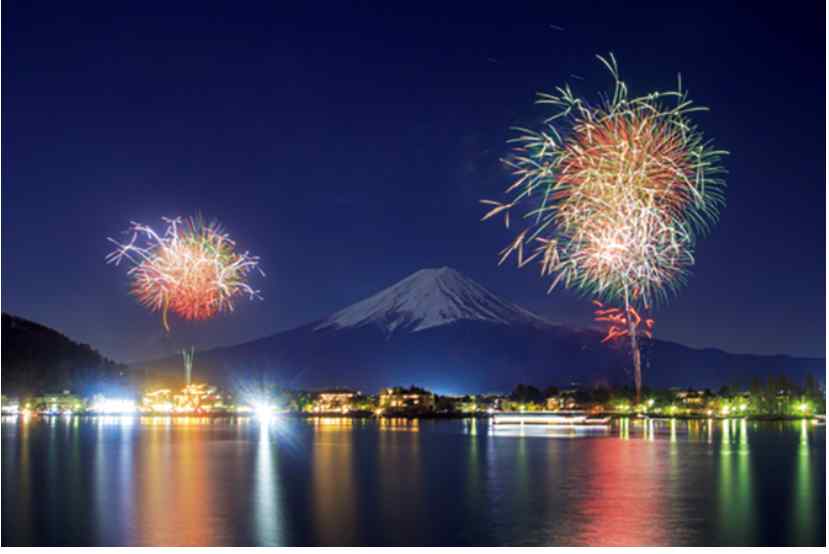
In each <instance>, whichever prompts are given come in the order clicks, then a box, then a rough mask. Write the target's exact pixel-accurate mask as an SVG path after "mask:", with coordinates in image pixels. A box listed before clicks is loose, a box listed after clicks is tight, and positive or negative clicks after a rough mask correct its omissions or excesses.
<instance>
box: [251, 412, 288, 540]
mask: <svg viewBox="0 0 829 554" xmlns="http://www.w3.org/2000/svg"><path fill="white" fill-rule="evenodd" d="M272 430H273V426H272V425H269V424H268V422H263V423H260V425H259V439H258V441H257V443H256V454H255V456H256V474H255V483H254V489H253V490H254V492H253V496H252V498H253V503H254V508H253V513H254V514H255V518H256V521H255V533H256V544H258V545H262V546H276V545H280V544H284V543H285V540H284V536H283V529H282V521H283V518H282V514H281V511H282V507H281V505H280V500H281V499H280V497H279V488H278V480H279V465H278V463H279V460H278V458H277V454H276V445H275V442H274V441H273V440H272V436H271V433H272Z"/></svg>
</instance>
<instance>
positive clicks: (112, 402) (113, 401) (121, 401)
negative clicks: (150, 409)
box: [89, 396, 136, 414]
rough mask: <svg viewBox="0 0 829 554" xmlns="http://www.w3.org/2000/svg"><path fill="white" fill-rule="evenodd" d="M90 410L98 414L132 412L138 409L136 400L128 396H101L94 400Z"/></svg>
mask: <svg viewBox="0 0 829 554" xmlns="http://www.w3.org/2000/svg"><path fill="white" fill-rule="evenodd" d="M89 409H90V411H92V412H95V413H98V414H132V413H135V411H136V406H135V402H134V401H133V400H129V399H126V398H106V397H103V396H100V397H98V398H96V399H95V400H94V401H93V402H92V406H90V407H89Z"/></svg>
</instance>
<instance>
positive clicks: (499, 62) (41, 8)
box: [2, 2, 826, 360]
mask: <svg viewBox="0 0 829 554" xmlns="http://www.w3.org/2000/svg"><path fill="white" fill-rule="evenodd" d="M120 4H121V3H112V2H110V3H103V4H101V5H99V6H94V5H93V4H92V3H84V4H83V5H76V4H73V3H66V2H60V3H55V4H53V5H52V6H48V5H47V4H45V3H37V4H36V5H32V6H28V5H27V3H16V4H15V5H4V14H3V15H4V18H3V42H2V46H3V49H2V62H3V64H2V77H3V98H2V100H3V102H2V116H3V125H2V146H3V148H2V167H3V174H2V178H3V179H2V194H3V203H2V236H3V239H2V303H3V310H4V311H7V312H11V313H14V314H18V315H21V316H24V317H27V318H30V319H33V320H36V321H38V322H42V323H45V324H47V325H50V326H52V327H55V328H57V329H59V330H61V331H62V332H64V333H66V334H67V335H69V336H70V337H72V338H74V339H76V340H81V341H84V342H88V343H91V344H92V345H94V346H96V347H97V348H99V349H100V350H102V351H103V352H104V353H106V354H109V355H111V356H114V357H116V359H119V360H134V359H140V358H144V357H148V356H154V355H157V354H159V353H166V351H169V349H170V348H172V347H173V346H174V344H175V343H183V342H188V341H193V342H195V343H196V344H197V345H199V346H202V347H203V346H208V345H216V344H230V343H234V342H239V341H242V340H246V339H249V338H254V337H258V336H262V335H266V334H270V333H272V332H275V331H279V330H282V329H287V328H289V327H292V326H294V325H297V324H300V323H304V322H307V321H310V320H313V319H315V318H318V317H320V316H322V315H325V314H327V313H328V312H331V311H333V310H335V309H338V308H341V307H343V306H345V305H347V304H349V303H351V302H353V301H356V300H358V299H360V298H362V297H364V296H366V295H368V294H371V293H373V292H375V291H377V290H378V289H380V288H382V287H385V286H387V285H390V284H391V283H393V282H395V281H396V280H398V279H400V278H402V277H404V276H406V275H408V274H409V273H411V272H413V271H415V270H417V269H420V268H423V267H433V266H442V265H449V266H452V267H455V268H456V269H458V270H460V271H461V272H463V273H465V274H467V275H468V276H470V277H471V278H473V279H475V280H477V281H479V282H480V283H482V284H484V285H485V286H487V287H489V288H490V289H492V290H494V291H495V292H497V293H499V294H501V295H503V296H505V297H507V298H510V299H512V300H513V301H516V302H518V303H520V304H523V305H525V306H527V307H528V308H530V309H533V310H535V311H537V312H539V313H541V314H544V315H546V316H548V317H550V318H551V319H554V320H557V321H561V322H565V323H572V324H576V325H586V324H588V323H589V319H590V314H591V306H590V303H589V302H588V301H586V300H584V299H580V298H578V297H577V296H576V295H575V294H574V293H570V292H564V291H558V292H555V293H553V294H552V295H549V296H548V295H546V294H545V290H546V285H545V284H544V283H542V282H541V281H540V280H539V279H538V277H537V274H536V270H535V268H532V269H530V268H525V269H523V270H519V269H517V268H515V267H514V266H509V267H507V266H504V267H501V268H498V267H497V266H496V261H497V257H496V253H497V251H498V250H499V249H500V248H501V247H502V246H503V245H504V244H505V242H506V241H507V240H508V238H509V236H508V235H507V234H506V232H505V231H504V229H503V227H502V226H501V225H499V224H496V223H492V224H480V223H478V219H479V218H480V216H481V214H482V213H483V212H482V207H481V206H480V205H479V204H478V200H479V199H480V198H484V197H489V198H492V197H497V196H498V195H500V193H501V190H502V188H503V187H504V186H505V185H506V184H507V183H508V180H509V176H508V174H507V172H506V171H505V170H504V169H503V167H502V166H501V165H500V164H499V162H498V159H499V157H500V156H503V155H504V153H505V152H506V151H507V148H508V147H507V145H506V143H505V141H506V139H507V138H508V136H509V127H510V126H511V125H515V124H532V123H533V122H537V121H538V120H539V119H540V118H542V117H543V116H544V115H545V114H546V113H547V112H545V110H544V109H543V107H540V106H535V105H534V104H533V100H534V95H535V93H536V92H537V91H542V90H551V89H552V87H554V86H555V85H558V84H561V83H563V82H564V81H570V82H571V83H572V84H573V85H574V86H575V87H576V88H577V90H578V91H580V92H584V93H585V94H590V95H593V94H595V93H596V92H598V91H599V90H605V89H607V87H608V86H609V85H610V81H609V79H608V76H607V73H606V72H605V70H604V69H603V68H602V67H601V66H600V64H598V63H597V62H596V61H595V57H594V56H595V54H597V53H606V52H608V51H613V52H614V53H615V54H616V56H617V58H618V60H619V63H620V66H621V70H622V74H623V77H624V78H625V80H626V81H627V82H628V83H629V85H630V87H631V89H632V92H634V93H644V92H648V91H651V90H653V89H664V88H668V87H671V86H673V85H674V84H675V81H676V74H677V72H681V73H682V75H683V81H684V83H685V84H686V86H687V87H688V88H689V89H690V92H691V96H692V98H693V99H694V100H695V101H696V102H698V103H701V104H703V105H707V106H709V107H710V108H711V112H710V113H708V114H703V115H702V116H700V117H698V118H697V121H698V122H699V124H700V125H701V126H702V128H703V129H704V130H705V132H706V135H707V136H710V137H712V138H714V139H715V141H716V145H717V146H719V147H722V148H725V149H728V150H730V151H731V152H732V154H731V156H730V157H729V158H728V159H727V160H726V166H727V168H728V169H729V171H730V175H729V178H728V185H729V187H728V194H727V199H728V206H727V207H726V209H725V210H724V211H723V213H722V218H721V221H720V224H719V225H718V226H717V227H716V229H715V230H714V233H713V234H712V235H711V236H710V237H709V238H707V239H704V240H702V241H701V242H700V243H699V244H698V249H697V265H696V266H695V267H694V268H693V274H692V276H691V277H690V280H689V284H688V286H687V287H686V288H685V289H684V290H683V291H682V292H681V294H680V295H679V296H678V297H677V298H675V299H674V300H673V301H672V302H671V303H670V304H669V305H668V306H666V307H663V308H661V309H660V310H659V311H658V312H657V314H656V319H657V327H656V331H657V335H658V337H660V338H663V339H669V340H676V341H679V342H683V343H685V344H688V345H691V346H714V347H720V348H723V349H726V350H729V351H734V352H752V353H763V354H767V353H780V352H782V353H791V354H800V355H810V356H824V355H825V292H826V291H825V196H824V195H825V184H824V183H825V177H824V162H825V135H824V120H825V111H824V99H825V92H826V91H825V80H824V79H825V77H824V75H825V74H824V65H825V56H824V52H825V50H824V39H825V27H824V11H823V9H821V8H820V7H819V5H818V4H815V3H814V2H803V3H798V2H787V3H785V4H783V5H777V6H776V7H775V8H771V7H760V6H759V4H757V3H755V4H754V5H750V6H749V5H747V6H746V8H745V9H740V8H735V7H733V6H730V5H729V4H730V3H724V2H716V3H711V4H700V3H694V4H670V3H661V4H654V5H651V6H650V7H646V6H645V5H639V4H638V3H637V6H638V7H636V8H634V7H625V6H622V5H621V3H618V2H617V3H604V4H601V5H595V6H589V7H586V8H584V9H581V10H579V9H577V8H576V7H574V6H573V5H568V4H565V3H552V2H548V3H544V4H546V5H547V6H548V9H547V10H546V12H545V11H540V10H539V9H538V5H536V6H535V7H527V6H522V5H520V4H516V3H509V4H504V3H501V4H500V6H498V7H495V8H493V9H483V8H481V6H480V3H470V4H469V5H467V6H466V7H463V6H460V5H458V6H454V7H450V6H449V5H448V4H446V3H444V4H442V5H435V6H433V7H432V9H431V10H430V9H427V8H426V7H425V6H424V7H423V12H424V13H419V14H415V13H403V12H402V11H400V10H398V9H395V10H394V13H392V10H391V9H390V8H386V10H387V13H379V12H378V8H377V7H373V8H371V7H365V8H356V9H343V8H342V7H339V8H334V7H332V6H330V5H325V4H324V3H323V4H320V3H314V4H309V8H308V9H307V11H306V12H304V13H303V12H300V11H295V10H294V9H288V8H286V7H285V6H284V5H282V3H272V6H271V8H270V11H253V10H250V9H249V7H247V6H245V4H244V3H237V4H234V5H233V6H231V5H230V4H228V3H219V4H217V5H216V6H215V7H211V6H209V5H208V4H209V3H204V2H200V3H198V4H194V5H193V6H191V7H190V8H185V7H184V4H180V3H176V2H167V3H164V4H152V3H144V2H142V3H133V7H134V10H133V11H127V9H126V8H124V7H122V6H121V5H120ZM570 4H573V3H570ZM391 5H393V4H389V6H391ZM539 5H541V3H539ZM111 10H118V11H117V12H113V11H111ZM447 10H452V11H447ZM427 11H432V12H433V13H435V14H439V15H426V14H425V12H427ZM551 25H554V26H558V27H561V28H563V30H561V31H560V30H556V29H554V28H551ZM571 74H576V75H578V76H581V77H583V80H579V79H575V78H573V77H571ZM196 211H201V212H202V213H204V214H205V215H208V216H211V217H217V218H218V219H220V220H221V221H222V222H223V223H224V225H225V227H226V228H227V229H228V230H229V231H230V232H231V233H232V234H233V235H234V237H235V238H236V239H237V241H238V242H239V244H240V245H241V246H242V247H243V248H249V249H250V250H251V251H252V252H254V253H256V254H259V255H260V256H261V257H262V259H263V262H262V267H263V268H264V270H265V271H266V272H267V274H268V277H267V278H266V279H261V280H259V281H258V284H259V285H260V287H261V288H262V289H263V293H264V296H265V300H264V301H263V302H258V303H254V304H251V303H248V302H245V301H243V302H240V303H239V309H238V311H237V312H236V313H234V314H231V315H223V316H220V317H219V318H218V319H217V320H215V321H211V322H207V323H200V324H198V325H186V324H183V323H182V322H180V321H179V320H174V321H173V335H172V336H171V337H170V338H169V339H162V337H163V333H162V331H161V327H160V324H159V318H158V316H157V314H149V313H147V312H146V311H145V310H144V309H143V308H141V307H140V306H139V305H138V304H137V302H136V301H135V300H133V299H132V298H131V297H130V296H129V295H128V294H127V279H126V277H125V275H124V269H123V268H120V269H116V268H113V267H111V266H107V265H105V263H104V256H105V255H106V253H107V252H108V251H109V246H108V244H107V242H106V237H107V236H115V235H117V234H118V233H119V232H121V231H123V230H124V229H125V228H126V227H127V225H128V224H129V221H130V220H138V221H142V222H145V223H157V222H159V218H160V217H162V216H174V215H187V214H192V213H195V212H196Z"/></svg>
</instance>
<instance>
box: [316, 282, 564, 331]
mask: <svg viewBox="0 0 829 554" xmlns="http://www.w3.org/2000/svg"><path fill="white" fill-rule="evenodd" d="M464 320H466V321H482V322H486V323H493V324H496V325H527V326H535V327H547V326H549V325H551V323H550V322H549V321H546V320H545V319H542V318H540V317H539V316H537V315H535V314H533V313H532V312H528V311H527V310H525V309H524V308H521V307H519V306H516V305H515V304H510V303H509V302H505V301H504V300H501V299H500V298H498V297H497V296H496V295H495V294H493V293H492V292H490V291H488V290H487V289H485V288H484V287H482V286H481V285H479V284H478V283H476V282H475V281H472V280H470V279H467V278H466V277H464V276H463V275H461V274H460V273H458V272H457V271H455V270H454V269H452V268H449V267H441V268H439V269H421V270H420V271H417V272H415V273H413V274H412V275H410V276H408V277H406V278H405V279H403V280H402V281H400V282H399V283H397V284H396V285H392V286H391V287H389V288H387V289H384V290H382V291H380V292H378V293H377V294H375V295H374V296H371V297H369V298H366V299H365V300H361V301H360V302H357V303H356V304H353V305H351V306H349V307H347V308H345V309H344V310H340V311H339V312H337V313H335V314H333V315H331V316H330V317H328V318H327V319H325V320H324V321H322V322H321V323H319V324H318V325H317V326H315V327H314V330H315V331H323V330H326V329H334V330H342V329H348V328H355V327H364V326H367V325H372V326H375V327H376V328H378V329H380V330H382V331H383V332H384V333H386V334H388V335H391V334H393V333H395V332H396V331H404V332H411V333H416V332H417V331H423V330H425V329H429V328H432V327H439V326H441V325H449V324H451V323H455V322H458V321H464Z"/></svg>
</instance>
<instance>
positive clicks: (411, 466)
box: [2, 417, 825, 546]
mask: <svg viewBox="0 0 829 554" xmlns="http://www.w3.org/2000/svg"><path fill="white" fill-rule="evenodd" d="M496 427H497V426H496ZM824 468H825V428H824V427H812V426H811V425H809V424H808V423H801V422H797V423H786V424H766V423H751V422H747V421H746V420H742V419H733V420H719V419H717V420H707V421H706V420H702V421H683V420H668V419H665V420H642V419H622V420H620V421H618V422H616V423H615V424H614V427H613V428H612V431H610V432H601V433H575V434H574V433H572V432H569V431H567V432H564V433H556V432H553V431H551V430H550V429H545V428H539V427H535V426H524V429H507V428H494V427H493V426H491V425H490V424H489V423H488V422H487V421H486V420H483V419H479V420H475V419H470V420H465V421H418V420H407V419H382V420H355V419H350V418H313V419H308V420H303V419H290V418H285V419H277V420H275V421H273V422H269V423H268V424H261V423H257V422H256V421H253V422H250V421H248V420H246V419H239V420H234V419H229V420H216V419H205V418H126V419H125V418H117V417H102V418H85V417H72V418H66V417H57V418H39V417H35V418H31V419H28V420H27V419H25V418H23V417H18V418H16V419H10V418H4V419H3V427H2V487H3V495H2V502H3V513H2V516H3V517H2V526H3V527H2V534H3V544H4V545H7V544H9V545H19V544H42V545H49V544H80V545H83V544H86V545H90V544H91V545H107V544H118V545H185V544H186V545H240V546H241V545H281V544H331V545H350V544H412V545H417V544H435V543H437V544H445V545H449V544H465V545H468V544H530V545H544V544H568V545H577V544H585V545H586V544H589V545H650V544H653V545H666V544H673V545H706V544H711V545H721V544H722V545H727V544H746V545H752V544H765V543H771V544H778V543H780V544H792V543H796V544H812V545H815V544H821V543H822V542H824V541H825V528H824V525H823V524H824V520H825V496H824V492H825V469H824Z"/></svg>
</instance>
